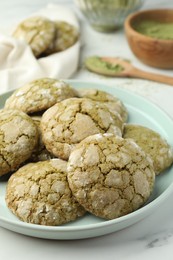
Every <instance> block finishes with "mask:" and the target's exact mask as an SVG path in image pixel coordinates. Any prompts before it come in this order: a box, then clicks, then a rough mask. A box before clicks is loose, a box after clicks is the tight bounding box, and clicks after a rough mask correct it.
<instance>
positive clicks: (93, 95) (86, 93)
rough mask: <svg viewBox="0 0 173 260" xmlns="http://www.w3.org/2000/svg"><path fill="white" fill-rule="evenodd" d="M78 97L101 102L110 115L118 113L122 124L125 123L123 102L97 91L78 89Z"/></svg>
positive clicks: (125, 112) (126, 113) (125, 116)
mask: <svg viewBox="0 0 173 260" xmlns="http://www.w3.org/2000/svg"><path fill="white" fill-rule="evenodd" d="M77 92H78V96H79V97H84V98H90V99H92V100H94V101H99V102H103V103H104V104H105V105H106V106H107V107H108V109H109V110H110V111H111V112H112V113H117V112H118V113H119V114H120V116H121V118H122V120H123V122H126V121H127V118H128V111H127V109H126V107H125V105H124V104H123V102H122V101H121V100H120V99H119V98H117V97H116V96H113V95H111V94H109V93H107V92H105V91H102V90H98V89H78V90H77Z"/></svg>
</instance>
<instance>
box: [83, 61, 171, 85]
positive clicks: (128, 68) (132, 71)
mask: <svg viewBox="0 0 173 260" xmlns="http://www.w3.org/2000/svg"><path fill="white" fill-rule="evenodd" d="M98 58H100V60H101V61H104V62H106V63H107V64H110V65H111V64H112V65H115V66H116V65H117V66H120V67H122V70H119V71H116V70H115V71H114V70H111V69H110V70H109V69H106V70H104V69H102V68H99V67H97V66H95V67H94V66H87V65H86V67H87V68H88V69H89V70H90V71H93V72H95V73H98V74H101V75H105V76H112V77H130V78H141V79H147V80H151V81H156V82H161V83H165V84H168V85H172V86H173V77H168V76H163V75H159V74H154V73H150V72H145V71H143V70H140V69H137V68H136V67H134V66H133V65H132V64H131V63H130V62H128V61H126V60H123V59H121V58H112V57H98Z"/></svg>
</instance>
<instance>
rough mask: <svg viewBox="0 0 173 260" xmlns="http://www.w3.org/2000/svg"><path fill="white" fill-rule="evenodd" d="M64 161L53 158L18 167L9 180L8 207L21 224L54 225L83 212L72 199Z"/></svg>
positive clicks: (67, 220)
mask: <svg viewBox="0 0 173 260" xmlns="http://www.w3.org/2000/svg"><path fill="white" fill-rule="evenodd" d="M66 165H67V163H66V162H65V161H62V160H59V159H52V160H49V161H44V162H37V163H30V164H27V165H25V166H23V167H21V168H20V169H19V170H18V171H17V172H15V173H14V174H13V175H12V176H11V177H10V179H9V181H8V184H7V190H6V203H7V206H8V208H9V209H10V210H11V211H12V212H13V213H14V214H15V215H16V216H17V217H18V218H19V219H21V220H22V221H24V222H28V223H33V224H39V225H48V226H55V225H61V224H64V223H67V222H69V221H73V220H75V219H76V218H78V217H80V216H82V215H84V213H85V210H84V209H83V208H82V207H81V206H80V205H79V203H78V202H77V201H76V199H75V198H74V197H73V195H72V193H71V190H70V188H69V185H68V182H67V173H66Z"/></svg>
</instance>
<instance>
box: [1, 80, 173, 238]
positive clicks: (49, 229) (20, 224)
mask: <svg viewBox="0 0 173 260" xmlns="http://www.w3.org/2000/svg"><path fill="white" fill-rule="evenodd" d="M64 81H65V82H67V83H69V84H72V86H73V84H79V85H80V84H88V85H92V87H94V86H95V88H98V89H99V86H101V87H102V88H103V87H104V86H105V91H107V89H106V87H107V88H108V89H109V88H110V89H114V90H115V91H119V92H121V94H123V93H124V94H125V95H127V94H129V95H130V96H131V97H135V99H138V100H141V101H143V102H144V103H145V104H148V105H149V106H150V107H153V108H154V109H156V110H157V111H159V114H160V113H161V115H162V116H163V117H164V118H166V120H168V121H169V123H170V124H172V126H173V120H172V119H171V117H170V116H169V115H168V113H167V112H166V111H164V110H162V109H161V108H160V107H159V106H158V105H156V104H155V103H152V102H151V101H149V100H148V99H147V98H145V97H143V96H141V95H139V94H137V93H134V92H131V91H130V90H128V89H121V87H119V86H118V87H117V86H112V85H110V84H109V83H103V82H99V81H87V80H76V79H70V80H69V79H68V80H64ZM73 87H76V88H78V87H79V86H73ZM79 88H80V87H79ZM81 88H82V87H81ZM88 88H91V87H90V86H88ZM14 91H15V90H10V91H7V92H4V93H2V94H1V95H0V98H3V96H5V95H10V94H11V93H12V92H14ZM108 93H109V92H108ZM114 95H115V93H114ZM128 99H129V98H128ZM172 192H173V182H172V183H171V184H170V185H169V186H168V187H167V188H166V190H164V191H163V193H161V194H160V195H159V196H158V197H157V198H155V199H154V200H152V201H150V202H149V203H148V204H146V205H144V206H142V207H141V208H139V209H137V210H136V211H133V212H131V213H129V214H127V215H125V216H122V217H119V218H116V219H112V220H105V221H103V222H99V223H90V224H86V225H79V226H44V225H38V224H32V223H26V222H23V221H19V219H17V220H10V219H6V218H5V217H3V216H1V215H0V226H1V227H4V226H3V225H2V223H5V224H9V225H13V226H14V227H20V228H25V229H34V230H35V231H44V232H48V233H49V232H58V231H60V232H62V231H63V232H64V233H68V232H71V231H79V232H81V231H86V230H93V229H94V230H95V229H99V228H103V227H104V228H106V227H108V226H112V225H115V224H119V223H123V222H125V221H126V220H128V219H130V220H131V219H133V217H135V218H137V217H138V215H139V216H140V215H143V214H142V213H145V214H144V217H143V218H145V217H146V216H147V215H149V214H151V212H152V211H153V210H154V209H155V208H156V207H157V206H158V205H160V203H162V201H164V200H165V199H166V198H167V197H168V196H170V195H171V193H172ZM147 212H148V213H147ZM145 215H146V216H145ZM137 221H138V220H137ZM137 221H135V223H136V222H137ZM128 226H131V224H130V225H128ZM7 229H8V228H7ZM16 232H17V233H21V232H18V231H16ZM112 232H115V231H112ZM109 233H111V232H109ZM22 234H25V233H22ZM38 237H40V236H38ZM90 237H93V236H90ZM41 238H44V237H43V236H41ZM46 238H47V237H46ZM51 239H52V238H51ZM55 239H61V238H58V237H57V238H55ZM65 239H71V238H65ZM75 239H76V238H75Z"/></svg>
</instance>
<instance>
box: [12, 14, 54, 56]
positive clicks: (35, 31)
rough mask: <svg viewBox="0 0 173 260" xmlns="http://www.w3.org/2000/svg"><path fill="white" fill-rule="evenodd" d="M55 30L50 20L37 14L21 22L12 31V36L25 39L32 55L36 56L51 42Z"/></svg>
mask: <svg viewBox="0 0 173 260" xmlns="http://www.w3.org/2000/svg"><path fill="white" fill-rule="evenodd" d="M55 32H56V28H55V24H54V23H53V22H52V21H50V20H49V19H47V18H44V17H41V16H37V17H29V18H27V19H26V20H24V21H23V22H21V23H20V24H19V25H18V26H17V28H16V30H15V31H14V32H13V36H14V37H15V38H17V39H23V40H25V41H26V42H27V43H28V44H29V45H30V47H31V49H32V51H33V53H34V55H35V56H36V57H38V56H39V55H40V54H41V53H42V52H44V51H45V50H46V49H47V48H48V47H49V45H50V44H51V43H52V41H53V40H54V37H55Z"/></svg>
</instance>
